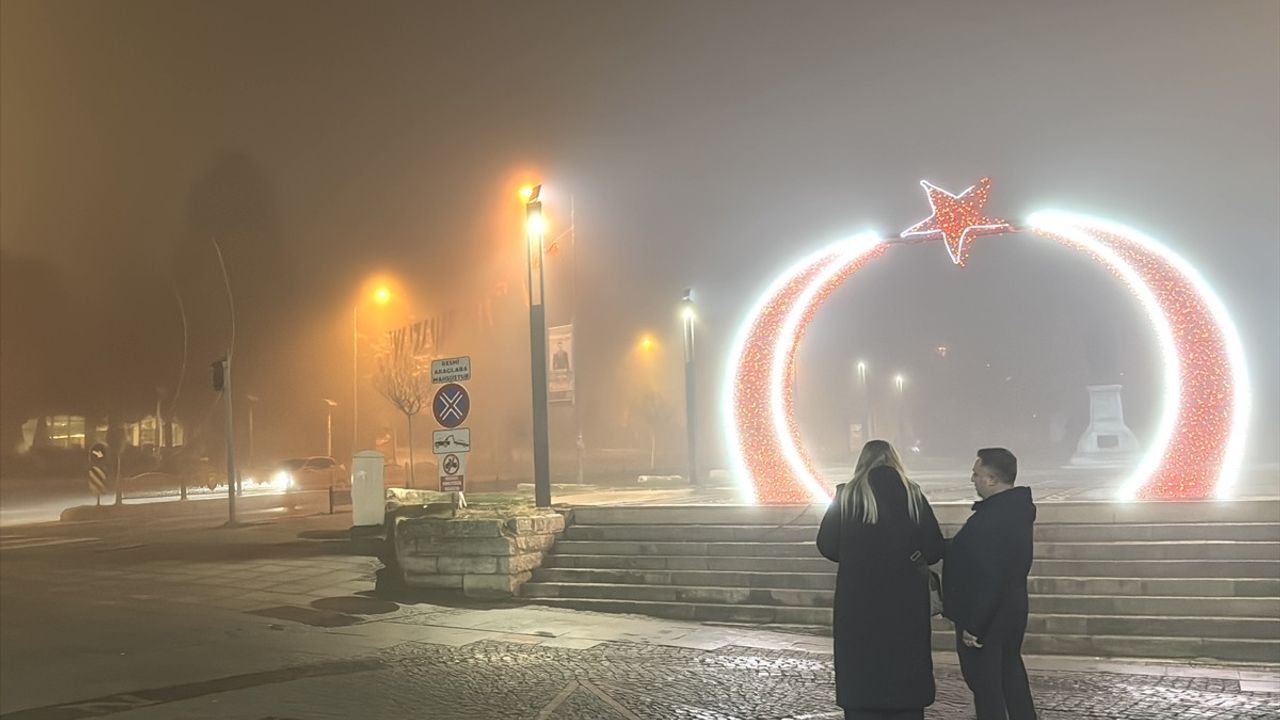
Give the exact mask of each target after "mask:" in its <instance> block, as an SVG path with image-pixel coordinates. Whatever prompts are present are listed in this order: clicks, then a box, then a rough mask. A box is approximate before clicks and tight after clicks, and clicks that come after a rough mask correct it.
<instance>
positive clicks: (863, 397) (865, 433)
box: [854, 360, 875, 450]
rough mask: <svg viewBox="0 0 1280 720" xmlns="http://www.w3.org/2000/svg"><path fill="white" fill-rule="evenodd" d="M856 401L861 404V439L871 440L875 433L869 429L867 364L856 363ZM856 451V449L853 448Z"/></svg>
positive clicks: (869, 400) (869, 401) (869, 405)
mask: <svg viewBox="0 0 1280 720" xmlns="http://www.w3.org/2000/svg"><path fill="white" fill-rule="evenodd" d="M857 367H858V401H859V402H861V403H862V439H863V441H866V440H871V439H873V438H874V437H875V433H874V432H873V431H872V428H871V394H870V393H868V392H867V364H866V363H865V362H863V361H861V360H859V361H858V366H857ZM854 450H857V448H854Z"/></svg>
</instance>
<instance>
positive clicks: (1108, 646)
mask: <svg viewBox="0 0 1280 720" xmlns="http://www.w3.org/2000/svg"><path fill="white" fill-rule="evenodd" d="M955 647H956V636H955V632H954V631H952V630H949V629H948V630H934V632H933V649H934V650H940V651H954V650H955ZM1022 651H1023V652H1024V653H1026V654H1028V655H1081V656H1087V657H1131V658H1177V659H1202V660H1225V661H1229V662H1251V663H1268V664H1274V663H1280V640H1253V639H1247V638H1195V637H1132V636H1127V635H1035V634H1028V635H1027V636H1026V639H1025V640H1024V641H1023V644H1022Z"/></svg>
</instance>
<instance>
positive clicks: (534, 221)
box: [520, 185, 551, 507]
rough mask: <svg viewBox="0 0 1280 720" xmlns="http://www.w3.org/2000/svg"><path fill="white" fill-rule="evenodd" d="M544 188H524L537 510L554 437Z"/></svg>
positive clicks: (547, 490)
mask: <svg viewBox="0 0 1280 720" xmlns="http://www.w3.org/2000/svg"><path fill="white" fill-rule="evenodd" d="M541 195H542V186H541V185H529V186H525V187H524V188H521V190H520V197H521V199H522V200H524V213H525V234H526V236H527V239H528V246H529V248H528V258H529V352H530V357H529V369H530V375H531V379H532V382H533V497H534V503H535V504H536V505H537V506H538V507H550V506H551V450H550V445H551V438H550V431H549V429H548V425H549V422H548V419H547V413H548V411H547V308H546V305H545V303H544V301H543V296H544V292H545V287H546V286H545V282H546V281H545V278H544V274H543V268H542V266H543V260H544V259H545V254H546V248H545V235H546V231H547V222H546V219H545V218H544V217H543V215H542V199H541Z"/></svg>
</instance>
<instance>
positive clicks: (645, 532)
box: [563, 522, 1280, 542]
mask: <svg viewBox="0 0 1280 720" xmlns="http://www.w3.org/2000/svg"><path fill="white" fill-rule="evenodd" d="M959 530H960V526H959V525H944V526H943V528H942V531H943V534H944V535H946V536H947V537H951V536H953V535H955V534H956V532H958V531H959ZM817 534H818V526H817V524H801V525H672V524H662V525H630V524H628V525H582V524H577V525H572V526H570V527H569V528H567V529H566V530H565V534H564V536H563V537H564V539H565V540H632V541H642V542H654V541H670V540H674V539H679V540H684V541H688V542H762V541H765V542H812V541H813V540H814V539H815V538H816V537H817ZM1036 540H1037V541H1039V542H1102V541H1113V540H1115V541H1128V542H1137V541H1148V540H1263V541H1271V542H1280V522H1273V523H1261V522H1257V523H1158V524H1152V523H1147V524H1134V525H1118V524H1114V523H1113V524H1098V523H1091V524H1066V525H1064V524H1051V523H1044V522H1040V523H1038V524H1037V526H1036Z"/></svg>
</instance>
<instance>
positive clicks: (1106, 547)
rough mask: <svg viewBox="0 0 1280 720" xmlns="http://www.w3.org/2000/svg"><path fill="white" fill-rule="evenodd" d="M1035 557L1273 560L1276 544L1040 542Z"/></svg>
mask: <svg viewBox="0 0 1280 720" xmlns="http://www.w3.org/2000/svg"><path fill="white" fill-rule="evenodd" d="M1035 556H1036V557H1037V558H1044V559H1051V560H1277V561H1280V542H1266V541H1236V540H1153V541H1149V542H1114V541H1108V542H1042V543H1036V545H1035Z"/></svg>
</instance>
